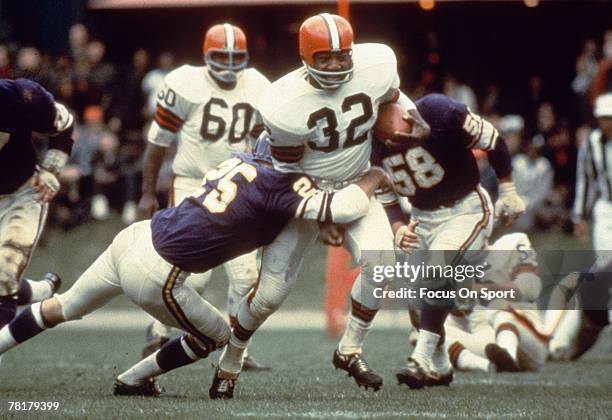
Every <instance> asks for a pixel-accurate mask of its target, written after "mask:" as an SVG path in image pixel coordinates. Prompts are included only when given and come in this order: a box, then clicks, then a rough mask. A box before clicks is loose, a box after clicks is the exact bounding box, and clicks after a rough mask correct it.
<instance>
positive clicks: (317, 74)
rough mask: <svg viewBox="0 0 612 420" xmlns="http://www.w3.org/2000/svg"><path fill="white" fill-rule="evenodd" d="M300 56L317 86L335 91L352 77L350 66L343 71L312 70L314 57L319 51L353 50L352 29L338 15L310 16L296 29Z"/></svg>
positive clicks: (337, 51) (313, 68)
mask: <svg viewBox="0 0 612 420" xmlns="http://www.w3.org/2000/svg"><path fill="white" fill-rule="evenodd" d="M299 37H300V56H301V57H302V63H304V66H305V67H306V71H308V74H309V75H310V77H312V78H313V79H314V80H316V81H317V83H319V84H320V85H321V87H323V88H326V89H335V88H337V87H338V86H340V85H342V84H344V83H346V82H348V81H349V80H351V78H352V77H353V70H354V68H353V65H351V68H349V69H346V70H338V71H325V70H319V69H317V68H315V60H314V56H315V54H316V53H319V52H330V53H339V52H342V51H347V50H348V51H349V52H351V53H352V48H353V28H352V27H351V24H350V23H349V22H348V21H347V20H346V19H344V18H343V17H342V16H338V15H331V14H329V13H321V14H320V15H316V16H312V17H310V18H308V19H306V20H305V21H304V23H302V26H301V27H300V34H299Z"/></svg>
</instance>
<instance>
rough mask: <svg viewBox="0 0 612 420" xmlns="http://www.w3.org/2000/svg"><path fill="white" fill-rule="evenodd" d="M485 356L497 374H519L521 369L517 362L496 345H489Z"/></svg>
mask: <svg viewBox="0 0 612 420" xmlns="http://www.w3.org/2000/svg"><path fill="white" fill-rule="evenodd" d="M485 354H486V356H487V359H489V361H490V362H491V363H493V365H495V370H496V371H497V372H518V371H519V367H518V365H517V363H516V361H515V360H514V359H513V358H512V356H510V353H508V352H507V351H506V350H504V349H503V348H501V347H500V346H498V345H497V344H495V343H489V344H487V345H486V347H485Z"/></svg>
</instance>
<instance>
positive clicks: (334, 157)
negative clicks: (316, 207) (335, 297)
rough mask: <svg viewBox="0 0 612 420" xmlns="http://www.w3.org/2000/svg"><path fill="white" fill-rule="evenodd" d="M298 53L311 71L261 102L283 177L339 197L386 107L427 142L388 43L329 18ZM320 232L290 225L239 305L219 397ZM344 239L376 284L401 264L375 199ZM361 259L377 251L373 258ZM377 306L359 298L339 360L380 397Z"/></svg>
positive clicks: (362, 164) (310, 26)
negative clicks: (371, 355) (356, 37)
mask: <svg viewBox="0 0 612 420" xmlns="http://www.w3.org/2000/svg"><path fill="white" fill-rule="evenodd" d="M299 52H300V56H301V59H302V63H303V66H302V67H300V68H298V69H297V70H294V71H292V72H290V73H289V74H287V75H285V76H283V77H282V78H280V79H279V80H277V81H275V82H274V83H272V85H271V86H270V87H269V88H268V89H266V91H265V92H264V93H263V95H262V97H261V100H260V102H259V104H260V105H259V106H260V108H259V110H260V112H261V114H262V117H263V120H264V124H265V127H266V130H267V131H268V132H269V133H270V137H271V139H270V141H271V148H272V156H273V160H274V166H275V168H277V169H279V170H280V171H284V172H287V171H299V172H303V173H305V174H308V175H309V176H311V177H312V178H313V179H314V181H315V183H316V184H317V186H318V187H320V188H322V189H326V190H329V191H331V192H333V191H335V190H337V189H338V188H341V187H342V186H344V185H346V184H347V183H349V182H351V181H352V180H354V179H357V178H359V177H360V176H361V175H362V174H363V173H364V171H366V170H367V169H368V167H369V161H370V152H371V146H372V144H371V140H372V136H371V128H372V126H373V124H374V122H375V121H376V116H377V113H378V108H379V106H380V105H381V104H383V103H386V102H398V103H400V104H401V106H402V107H403V108H404V109H406V112H407V114H408V116H407V118H410V119H411V121H412V122H413V124H414V130H413V131H412V133H410V134H408V133H404V135H405V136H406V137H409V138H414V139H417V138H421V137H423V136H425V135H427V134H428V133H429V127H428V126H427V124H426V123H425V122H424V121H423V120H422V118H421V117H420V116H419V114H418V112H417V111H416V110H415V107H414V104H413V102H412V101H411V100H410V99H408V97H406V96H405V95H404V94H402V93H401V92H400V90H399V76H398V74H397V62H396V58H395V54H394V52H393V50H391V48H389V47H388V46H386V45H383V44H356V45H353V29H352V27H351V25H350V24H349V22H348V21H347V20H345V19H344V18H342V17H340V16H337V15H331V14H327V13H323V14H320V15H316V16H313V17H310V18H308V19H307V20H306V21H304V22H303V24H302V26H301V27H300V30H299ZM318 232H319V229H318V228H317V226H316V224H314V223H312V222H308V221H303V220H296V221H292V222H290V223H289V225H288V226H287V228H286V229H285V230H284V231H283V232H282V233H281V234H280V235H279V237H278V238H277V239H276V240H275V241H274V243H273V244H272V245H270V246H268V247H267V248H266V249H265V251H264V252H263V257H262V268H261V274H260V278H259V282H258V286H257V288H256V289H254V291H253V292H252V294H251V295H250V296H249V298H248V299H243V300H242V302H241V304H240V306H239V309H238V317H237V323H236V325H235V326H234V328H233V330H232V337H231V340H230V343H229V345H228V347H227V348H226V350H225V351H224V353H223V354H222V356H221V359H220V361H219V371H218V376H217V377H216V378H215V380H214V381H213V385H212V387H211V391H210V392H211V396H216V397H217V398H231V397H232V391H231V390H233V385H234V381H235V380H236V379H237V378H238V375H239V373H240V371H241V369H242V363H241V360H242V354H243V351H244V349H245V348H246V346H247V344H248V342H249V340H250V338H251V336H252V335H253V333H254V332H255V330H257V328H258V327H259V326H260V325H261V324H262V323H263V322H264V321H265V320H266V319H267V317H268V316H270V315H271V314H272V313H273V312H274V311H275V310H276V309H278V307H279V306H280V305H281V304H282V302H283V301H284V300H285V298H286V297H287V295H288V293H289V291H290V289H291V287H292V286H293V284H294V283H295V281H296V279H297V275H298V273H299V271H300V266H301V263H302V259H303V255H304V253H305V250H306V248H308V247H309V245H310V244H312V243H313V242H314V240H315V238H316V236H317V234H318ZM373 232H376V233H375V234H374V233H373ZM346 238H347V246H348V248H349V250H350V251H351V253H352V255H353V258H354V259H355V261H357V262H358V264H359V265H360V266H361V268H362V270H361V272H362V274H361V275H362V276H366V277H368V278H370V277H371V276H372V266H373V265H374V264H379V263H381V262H380V261H381V260H383V259H386V262H387V263H389V264H393V262H394V260H395V257H394V255H393V234H392V232H391V229H390V227H389V222H388V220H387V217H386V215H385V212H384V209H383V208H382V206H381V205H380V204H379V203H378V202H377V201H376V200H375V199H372V202H371V203H370V210H369V212H368V214H367V215H366V216H365V217H363V218H362V219H360V220H359V221H357V222H356V223H353V224H351V225H350V226H349V227H348V229H347V232H346ZM363 250H372V251H371V252H370V253H369V255H366V254H362V251H363ZM366 283H367V284H371V282H369V281H368V282H366ZM379 306H380V300H379V299H376V298H374V297H373V294H372V293H366V292H364V291H362V290H361V289H355V288H354V289H353V293H352V309H351V315H350V318H349V321H348V322H349V328H348V330H347V333H346V334H345V336H344V337H343V338H342V340H341V341H340V345H339V347H338V348H337V349H336V351H335V352H334V356H333V364H334V365H335V366H336V367H337V368H340V369H343V370H345V371H347V372H348V373H349V374H350V375H351V376H353V377H354V378H355V380H356V381H357V383H359V384H361V385H365V386H367V387H372V388H374V389H378V388H380V386H381V385H382V378H381V377H380V376H379V375H378V374H376V373H375V372H374V371H373V370H372V369H371V368H370V367H369V366H368V364H367V363H366V361H365V360H364V359H363V358H362V357H361V353H362V349H361V347H362V342H363V340H364V337H365V335H366V333H367V331H368V330H369V329H370V327H371V325H372V320H373V318H374V315H375V314H376V312H377V310H378V308H379ZM228 380H231V381H232V386H228V384H227V383H226V381H228Z"/></svg>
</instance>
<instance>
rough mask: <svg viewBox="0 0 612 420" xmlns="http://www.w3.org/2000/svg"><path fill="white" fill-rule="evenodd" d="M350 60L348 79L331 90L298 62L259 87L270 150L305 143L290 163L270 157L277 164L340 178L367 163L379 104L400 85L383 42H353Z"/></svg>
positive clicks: (317, 175) (392, 58) (351, 175)
mask: <svg viewBox="0 0 612 420" xmlns="http://www.w3.org/2000/svg"><path fill="white" fill-rule="evenodd" d="M353 63H354V73H353V77H352V79H351V80H350V81H349V82H347V83H344V84H342V85H341V86H340V87H338V88H337V89H334V90H325V89H318V88H315V87H314V86H313V85H312V84H310V82H309V80H308V77H307V72H306V69H305V68H304V67H302V68H299V69H297V70H295V71H293V72H291V73H289V74H287V75H285V76H284V77H282V78H281V79H279V80H277V81H276V82H274V83H272V85H270V87H269V88H268V89H267V90H266V91H265V92H264V94H263V95H262V97H261V101H260V103H259V110H260V112H261V114H262V117H263V120H264V124H265V127H266V130H268V132H269V134H270V137H271V140H270V141H271V145H272V147H273V154H274V147H300V146H304V153H303V157H301V159H299V157H300V156H298V157H297V159H295V160H297V161H294V162H293V163H287V162H281V161H279V160H276V159H275V160H274V166H275V167H276V168H277V169H279V170H281V171H287V172H296V171H298V172H304V173H307V174H308V175H310V176H312V177H314V178H315V179H317V178H318V179H324V180H330V181H344V180H349V179H352V178H354V177H356V176H358V175H360V174H361V173H362V172H363V171H365V170H366V169H367V168H368V167H369V162H370V153H371V146H372V143H371V139H372V134H371V128H372V126H373V125H374V123H375V121H376V118H377V114H378V107H379V106H380V104H382V103H384V102H388V101H389V100H393V99H394V95H395V94H396V92H397V90H398V88H399V76H398V74H397V61H396V58H395V54H394V52H393V50H392V49H391V48H389V47H388V46H386V45H383V44H358V45H355V46H354V47H353ZM411 108H414V104H412V103H411ZM288 160H290V159H288Z"/></svg>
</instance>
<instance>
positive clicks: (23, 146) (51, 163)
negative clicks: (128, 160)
mask: <svg viewBox="0 0 612 420" xmlns="http://www.w3.org/2000/svg"><path fill="white" fill-rule="evenodd" d="M72 123H73V117H72V115H71V114H70V112H68V110H67V109H66V108H65V107H64V106H63V105H61V104H59V103H57V102H55V100H54V99H53V96H52V95H51V94H50V93H49V92H48V91H47V90H45V89H44V88H43V87H42V86H40V85H39V84H38V83H36V82H33V81H31V80H26V79H17V80H8V79H0V179H2V182H1V184H0V185H1V186H0V327H2V326H4V325H6V324H7V323H8V322H10V321H11V319H13V317H14V316H15V311H16V307H17V304H18V302H17V293H18V290H19V289H20V281H21V278H22V276H23V273H24V272H25V271H26V268H27V266H28V264H29V262H30V259H31V257H32V252H33V251H34V248H35V246H36V243H37V242H38V238H39V237H40V234H41V232H42V229H43V226H44V224H45V219H46V216H47V209H48V206H49V202H50V201H51V200H52V199H53V197H54V196H55V194H56V193H57V191H58V190H59V187H60V185H59V181H58V180H57V175H58V173H59V171H60V170H61V169H62V167H63V166H64V164H65V163H66V161H67V160H68V155H69V154H70V151H71V149H72V130H73V124H72ZM32 132H38V133H43V134H48V135H50V137H49V148H48V151H47V153H46V155H45V156H44V158H43V159H42V163H41V164H40V166H37V156H36V151H35V149H34V146H33V144H32V138H31V137H32Z"/></svg>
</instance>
